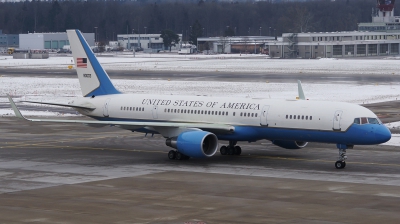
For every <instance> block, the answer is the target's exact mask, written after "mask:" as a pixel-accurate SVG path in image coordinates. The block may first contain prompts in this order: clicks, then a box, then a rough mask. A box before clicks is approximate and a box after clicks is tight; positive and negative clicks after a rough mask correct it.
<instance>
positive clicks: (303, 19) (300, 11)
mask: <svg viewBox="0 0 400 224" xmlns="http://www.w3.org/2000/svg"><path fill="white" fill-rule="evenodd" d="M294 15H295V16H294V18H295V21H294V25H295V30H297V31H298V32H301V33H303V32H307V30H308V28H309V26H310V23H311V20H312V19H313V15H312V14H311V13H310V12H309V11H308V9H307V8H306V7H304V6H297V7H296V8H295V9H294Z"/></svg>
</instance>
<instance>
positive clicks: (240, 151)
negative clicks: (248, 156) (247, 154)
mask: <svg viewBox="0 0 400 224" xmlns="http://www.w3.org/2000/svg"><path fill="white" fill-rule="evenodd" d="M234 149H235V155H238V156H239V155H240V154H242V148H240V146H235V148H234Z"/></svg>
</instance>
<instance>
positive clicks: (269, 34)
mask: <svg viewBox="0 0 400 224" xmlns="http://www.w3.org/2000/svg"><path fill="white" fill-rule="evenodd" d="M269 36H271V27H269Z"/></svg>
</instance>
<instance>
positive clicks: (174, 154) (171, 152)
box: [168, 150, 176, 159]
mask: <svg viewBox="0 0 400 224" xmlns="http://www.w3.org/2000/svg"><path fill="white" fill-rule="evenodd" d="M175 157H176V152H175V151H174V150H171V151H169V152H168V159H175Z"/></svg>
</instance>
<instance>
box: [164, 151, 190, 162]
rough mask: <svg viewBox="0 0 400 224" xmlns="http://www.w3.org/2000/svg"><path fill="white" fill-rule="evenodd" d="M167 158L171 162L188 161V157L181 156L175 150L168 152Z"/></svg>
mask: <svg viewBox="0 0 400 224" xmlns="http://www.w3.org/2000/svg"><path fill="white" fill-rule="evenodd" d="M168 158H169V159H171V160H173V159H176V160H188V159H190V157H189V156H187V155H185V154H182V153H180V152H178V151H176V150H170V151H169V152H168Z"/></svg>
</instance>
